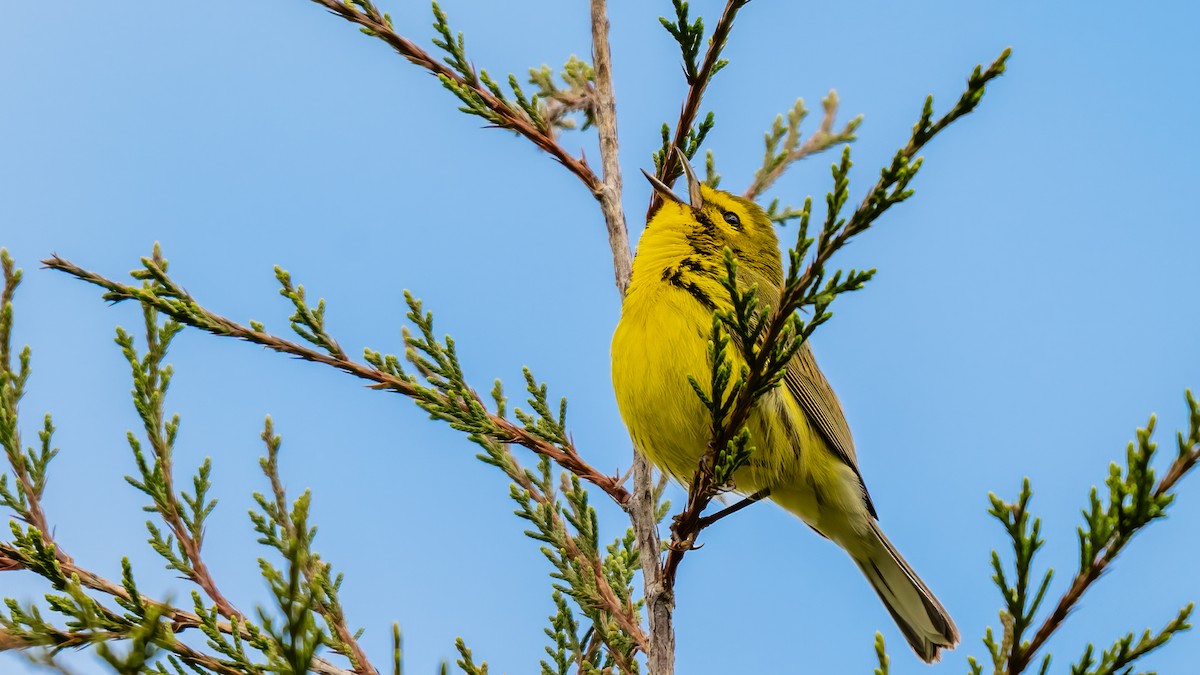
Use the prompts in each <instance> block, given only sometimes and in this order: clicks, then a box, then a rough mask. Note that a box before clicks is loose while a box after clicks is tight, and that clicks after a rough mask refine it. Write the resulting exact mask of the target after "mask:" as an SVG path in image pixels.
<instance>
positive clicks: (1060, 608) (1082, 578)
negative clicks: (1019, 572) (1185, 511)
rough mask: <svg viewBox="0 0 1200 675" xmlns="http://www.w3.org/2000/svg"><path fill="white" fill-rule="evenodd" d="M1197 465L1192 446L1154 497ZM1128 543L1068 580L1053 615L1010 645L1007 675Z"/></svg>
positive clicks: (1196, 448)
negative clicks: (1023, 641) (1021, 641)
mask: <svg viewBox="0 0 1200 675" xmlns="http://www.w3.org/2000/svg"><path fill="white" fill-rule="evenodd" d="M1198 462H1200V442H1195V443H1194V444H1193V445H1192V446H1191V448H1190V449H1188V450H1185V451H1184V452H1182V453H1181V454H1180V456H1178V457H1177V458H1176V459H1175V461H1174V462H1172V463H1171V466H1170V467H1168V469H1167V472H1166V473H1165V474H1164V475H1163V477H1162V480H1160V481H1159V482H1158V486H1157V487H1156V488H1155V489H1154V496H1155V497H1162V496H1163V495H1165V494H1166V493H1167V492H1168V491H1170V490H1171V488H1173V487H1174V486H1175V483H1177V482H1178V481H1179V479H1181V478H1183V477H1184V476H1185V475H1187V473H1188V472H1189V471H1191V470H1192V469H1193V468H1195V466H1196V464H1197V463H1198ZM1129 541H1130V539H1129V538H1128V537H1122V538H1118V539H1115V540H1114V541H1112V542H1111V543H1109V545H1108V546H1106V547H1105V548H1104V550H1103V551H1102V552H1101V553H1100V554H1099V555H1098V556H1096V557H1095V558H1094V559H1093V560H1092V564H1091V565H1089V566H1088V568H1087V569H1086V570H1084V571H1082V572H1079V573H1078V574H1076V575H1075V578H1074V579H1072V580H1071V585H1070V586H1069V587H1068V588H1067V590H1066V592H1064V593H1063V595H1062V597H1061V598H1059V600H1058V604H1057V605H1055V607H1054V611H1052V612H1050V615H1049V616H1047V617H1046V620H1045V621H1043V622H1042V625H1041V626H1040V627H1039V628H1038V630H1037V633H1035V634H1034V636H1033V639H1031V640H1030V641H1029V642H1028V643H1027V644H1026V645H1025V646H1023V647H1022V646H1021V645H1013V648H1012V657H1011V658H1010V659H1009V662H1008V671H1007V673H1008V675H1018V674H1019V673H1022V672H1024V671H1025V669H1026V668H1027V667H1029V664H1030V663H1031V662H1032V661H1033V658H1034V657H1035V656H1037V652H1038V650H1039V649H1041V648H1042V646H1043V645H1045V644H1046V641H1047V640H1049V639H1050V636H1051V635H1053V634H1054V632H1055V631H1057V630H1058V629H1059V627H1060V626H1062V624H1063V622H1064V621H1065V620H1066V618H1067V616H1068V615H1069V614H1070V613H1071V610H1073V609H1075V605H1076V604H1078V602H1079V599H1080V598H1082V597H1083V594H1084V593H1085V592H1086V591H1087V590H1088V588H1090V587H1091V585H1092V584H1093V583H1095V582H1096V580H1097V579H1099V578H1100V577H1101V575H1103V574H1104V570H1106V569H1108V566H1109V565H1110V564H1111V563H1112V562H1113V560H1115V559H1116V557H1117V555H1118V554H1119V553H1120V552H1121V551H1122V550H1123V549H1124V548H1125V545H1126V544H1128V543H1129Z"/></svg>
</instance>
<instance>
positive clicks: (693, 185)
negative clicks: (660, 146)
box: [675, 146, 704, 209]
mask: <svg viewBox="0 0 1200 675" xmlns="http://www.w3.org/2000/svg"><path fill="white" fill-rule="evenodd" d="M675 154H676V155H678V156H679V163H680V165H682V166H683V173H684V174H686V175H687V181H688V199H690V200H691V202H692V208H693V209H700V208H703V207H704V194H703V193H701V192H700V179H699V178H697V177H696V172H695V171H693V170H692V165H691V164H690V163H688V158H687V155H685V154H683V150H680V149H679V148H678V146H677V147H676V148H675Z"/></svg>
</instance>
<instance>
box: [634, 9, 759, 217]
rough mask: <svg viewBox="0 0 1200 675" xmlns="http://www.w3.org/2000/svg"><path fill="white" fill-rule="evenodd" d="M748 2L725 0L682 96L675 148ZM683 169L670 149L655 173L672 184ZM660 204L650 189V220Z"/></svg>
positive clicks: (692, 119) (681, 143) (697, 109)
mask: <svg viewBox="0 0 1200 675" xmlns="http://www.w3.org/2000/svg"><path fill="white" fill-rule="evenodd" d="M749 2H750V0H726V2H725V9H724V11H722V12H721V18H720V19H718V20H717V25H716V27H715V28H713V34H712V37H711V38H709V42H708V49H707V50H705V52H704V60H703V61H702V62H701V64H700V68H699V69H698V70H697V71H696V78H695V79H694V80H693V81H692V83H691V85H690V86H689V87H688V92H687V95H686V96H684V98H683V105H682V106H681V107H680V109H679V121H678V122H676V123H675V136H674V138H673V139H672V141H671V147H672V148H682V147H684V142H685V141H686V140H687V136H688V132H689V131H690V130H691V128H692V124H694V123H695V122H696V115H697V114H698V113H699V112H700V101H701V100H703V98H704V90H705V89H707V88H708V83H709V81H711V80H712V75H713V69H714V68H715V67H716V65H717V62H718V61H720V60H721V52H722V51H723V50H724V49H725V42H726V40H728V39H729V32H730V31H731V30H732V29H733V20H734V18H736V17H737V13H738V11H739V10H741V8H743V7H745V6H746V4H747V3H749ZM668 150H670V148H668ZM682 171H683V169H682V167H680V166H679V162H678V158H677V157H675V153H674V152H667V153H666V155H665V156H664V157H663V159H662V165H661V166H660V167H659V169H658V173H657V174H656V175H657V177H658V179H659V180H661V181H662V182H664V183H666V184H667V185H668V186H670V185H671V184H672V183H674V182H675V179H676V178H678V177H679V175H680V173H681V172H682ZM660 204H662V198H661V197H659V196H658V193H656V192H654V191H651V193H650V207H649V208H648V209H647V210H646V218H647V219H649V218H650V215H651V214H653V213H654V211H655V210H656V209H658V207H659V205H660Z"/></svg>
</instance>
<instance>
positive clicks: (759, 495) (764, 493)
mask: <svg viewBox="0 0 1200 675" xmlns="http://www.w3.org/2000/svg"><path fill="white" fill-rule="evenodd" d="M770 495H771V488H763V489H761V490H759V491H758V492H755V493H754V494H752V495H750V496H749V497H746V498H745V499H742V500H741V501H739V502H738V503H736V504H734V505H733V506H729V507H726V508H723V509H721V510H720V511H717V512H716V513H714V514H712V515H711V516H704V517H703V518H701V519H700V529H704V528H706V527H708V526H710V525H712V524H713V523H715V522H717V521H718V520H721V519H722V518H725V517H727V516H732V515H733V514H735V513H737V512H738V511H741V510H742V509H744V508H746V507H747V506H751V505H753V504H755V503H756V502H760V501H762V500H764V499H766V498H767V497H769V496H770Z"/></svg>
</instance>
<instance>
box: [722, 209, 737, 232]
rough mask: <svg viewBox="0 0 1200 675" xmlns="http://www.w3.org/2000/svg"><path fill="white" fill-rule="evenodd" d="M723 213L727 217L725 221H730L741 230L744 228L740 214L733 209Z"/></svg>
mask: <svg viewBox="0 0 1200 675" xmlns="http://www.w3.org/2000/svg"><path fill="white" fill-rule="evenodd" d="M721 215H722V216H723V217H724V218H725V222H727V223H729V224H730V225H732V226H733V227H734V228H736V229H739V230H740V229H741V228H742V220H741V218H738V214H736V213H734V212H733V211H726V212H725V213H723V214H721Z"/></svg>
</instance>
